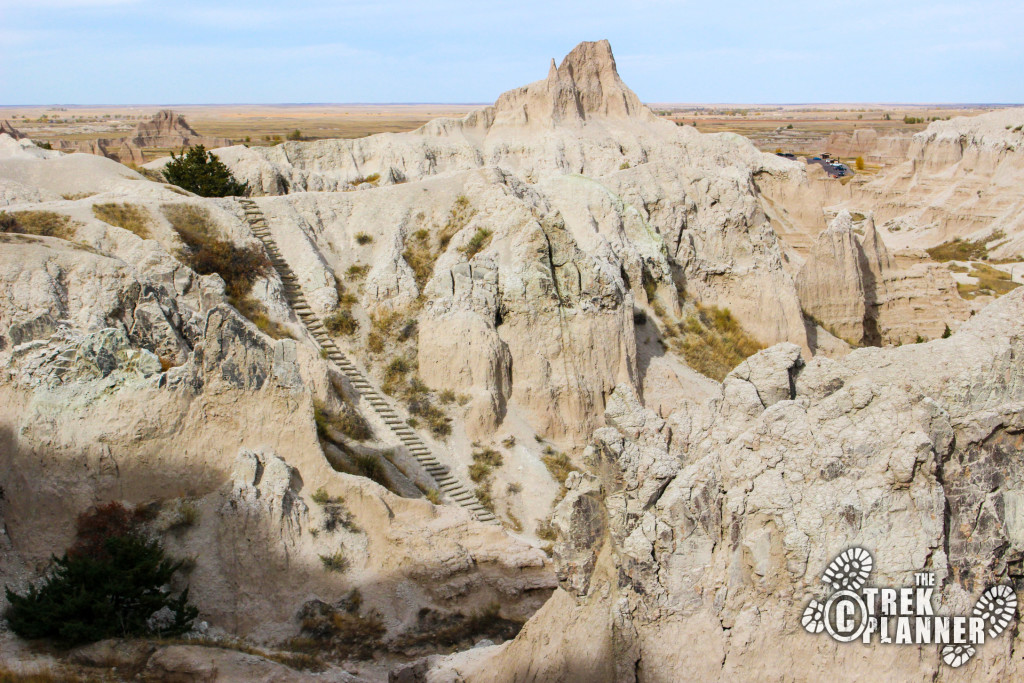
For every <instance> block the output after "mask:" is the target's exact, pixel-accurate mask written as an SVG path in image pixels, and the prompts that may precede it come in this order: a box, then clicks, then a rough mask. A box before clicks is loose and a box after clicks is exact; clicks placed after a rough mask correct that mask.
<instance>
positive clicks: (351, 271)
mask: <svg viewBox="0 0 1024 683" xmlns="http://www.w3.org/2000/svg"><path fill="white" fill-rule="evenodd" d="M369 271H370V266H361V265H351V266H349V267H348V270H346V271H345V274H346V275H348V276H349V277H350V278H352V279H353V280H361V279H363V278H364V277H366V274H367V273H368V272H369Z"/></svg>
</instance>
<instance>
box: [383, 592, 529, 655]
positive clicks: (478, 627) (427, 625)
mask: <svg viewBox="0 0 1024 683" xmlns="http://www.w3.org/2000/svg"><path fill="white" fill-rule="evenodd" d="M522 627H523V624H522V622H520V621H514V620H511V619H506V618H504V617H502V616H501V606H500V605H499V604H498V603H496V602H494V603H491V604H490V605H488V606H487V607H485V608H484V609H482V610H480V611H479V612H476V613H475V614H469V615H466V614H461V613H456V614H447V615H442V614H438V613H437V612H434V611H433V610H430V609H423V610H420V613H419V622H418V624H417V628H416V630H415V632H410V633H407V634H403V635H402V636H400V637H399V638H398V640H397V641H396V642H395V643H394V645H395V647H396V648H398V649H399V650H404V649H408V648H411V647H416V646H418V645H431V646H433V647H454V646H458V645H462V644H466V645H469V644H472V643H474V642H477V641H479V640H480V639H481V638H489V639H491V640H494V641H502V640H510V639H512V638H515V636H516V634H517V633H519V630H520V629H521V628H522Z"/></svg>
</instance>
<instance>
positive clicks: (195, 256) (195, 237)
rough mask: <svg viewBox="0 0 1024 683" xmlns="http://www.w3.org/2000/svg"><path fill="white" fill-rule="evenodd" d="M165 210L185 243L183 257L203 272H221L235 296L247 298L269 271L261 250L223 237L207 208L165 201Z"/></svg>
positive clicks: (190, 265)
mask: <svg viewBox="0 0 1024 683" xmlns="http://www.w3.org/2000/svg"><path fill="white" fill-rule="evenodd" d="M162 211H163V214H164V216H165V217H166V218H167V220H168V221H169V222H170V224H171V226H172V227H173V228H174V229H175V231H177V233H178V235H179V237H181V241H182V242H184V244H185V247H184V249H182V250H181V251H180V252H179V256H180V257H181V259H182V260H183V261H184V262H185V263H186V264H187V265H188V266H189V267H190V268H191V269H192V270H194V271H196V272H197V273H199V274H200V275H209V274H210V273H217V274H219V275H220V276H221V277H222V278H224V282H225V284H226V285H227V292H228V295H229V296H230V297H232V298H233V299H235V300H240V299H242V298H244V297H246V296H247V295H248V294H249V292H250V290H251V289H252V284H253V282H255V280H256V278H258V277H260V276H263V275H265V274H266V273H267V271H268V270H269V268H270V260H269V259H268V258H267V256H266V254H265V253H264V252H263V250H262V249H258V248H256V247H244V248H243V247H238V246H235V245H234V244H233V243H231V242H229V241H228V240H225V239H222V238H221V237H220V236H219V235H218V234H217V233H218V232H219V231H218V229H217V227H216V225H215V224H214V222H213V220H212V219H211V217H210V214H209V212H208V211H207V210H206V209H205V208H203V207H199V206H193V205H192V204H165V205H164V206H163V207H162Z"/></svg>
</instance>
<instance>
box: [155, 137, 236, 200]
mask: <svg viewBox="0 0 1024 683" xmlns="http://www.w3.org/2000/svg"><path fill="white" fill-rule="evenodd" d="M163 173H164V178H166V179H167V182H169V183H172V184H174V185H177V186H178V187H180V188H183V189H185V190H188V191H189V192H195V193H196V194H197V195H199V196H201V197H241V196H243V195H245V194H247V193H248V192H249V184H248V183H240V182H238V181H237V180H235V177H234V176H233V175H231V170H230V169H229V168H228V167H227V166H225V165H224V162H223V161H221V160H220V159H218V158H217V157H216V156H215V155H214V154H213V152H207V151H206V148H205V147H204V146H203V145H196V146H195V147H190V148H189V149H188V150H186V151H184V152H182V154H181V155H180V156H177V155H175V154H174V152H171V160H170V161H169V162H168V163H167V165H166V166H164V171H163Z"/></svg>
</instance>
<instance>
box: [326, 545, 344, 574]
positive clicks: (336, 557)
mask: <svg viewBox="0 0 1024 683" xmlns="http://www.w3.org/2000/svg"><path fill="white" fill-rule="evenodd" d="M320 562H321V563H323V565H324V569H326V570H327V571H329V572H344V571H346V570H347V569H348V558H346V557H345V553H344V552H342V551H341V550H339V551H337V552H335V553H332V554H330V555H321V556H320Z"/></svg>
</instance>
